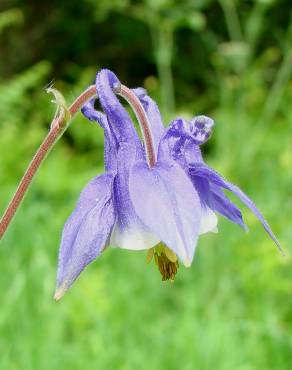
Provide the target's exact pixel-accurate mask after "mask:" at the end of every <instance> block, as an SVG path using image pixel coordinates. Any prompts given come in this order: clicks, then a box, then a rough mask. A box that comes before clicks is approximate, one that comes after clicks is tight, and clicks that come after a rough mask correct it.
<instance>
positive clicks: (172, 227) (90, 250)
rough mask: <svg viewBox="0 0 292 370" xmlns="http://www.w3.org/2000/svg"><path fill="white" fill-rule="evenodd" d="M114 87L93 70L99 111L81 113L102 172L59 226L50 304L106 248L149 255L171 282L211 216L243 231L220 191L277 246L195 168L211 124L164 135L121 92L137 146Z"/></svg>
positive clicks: (187, 125)
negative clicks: (97, 135)
mask: <svg viewBox="0 0 292 370" xmlns="http://www.w3.org/2000/svg"><path fill="white" fill-rule="evenodd" d="M122 86H123V85H121V83H120V81H119V80H118V78H117V77H116V76H115V74H114V73H113V72H111V71H109V70H101V71H100V72H99V73H98V74H97V77H96V92H97V97H98V99H99V102H100V105H101V107H102V109H103V112H99V111H97V110H95V108H94V100H95V99H91V100H90V101H88V102H87V103H86V104H85V105H84V107H83V109H82V112H83V114H84V115H85V117H87V118H88V119H89V120H90V121H94V122H97V123H98V124H99V125H100V126H101V127H102V128H103V130H104V136H105V156H104V160H105V170H106V172H105V173H104V174H102V175H100V176H97V177H95V178H94V179H93V180H91V181H90V182H89V184H88V185H87V186H86V187H85V188H84V190H83V191H82V193H81V195H80V198H79V201H78V203H77V206H76V208H75V210H74V211H73V213H72V214H71V216H70V217H69V219H68V220H67V222H66V224H65V226H64V230H63V235H62V241H61V247H60V253H59V266H58V276H57V291H56V294H55V298H56V299H59V298H60V297H61V296H62V295H63V294H64V292H65V291H66V290H67V289H68V288H69V287H70V286H71V285H72V283H73V282H74V280H75V279H76V278H77V277H78V275H79V274H80V273H81V271H82V270H83V269H84V268H85V267H86V265H88V264H89V263H90V262H92V261H93V260H94V259H95V258H96V257H98V256H99V255H100V253H101V252H102V251H103V250H104V249H105V248H106V247H107V246H109V245H111V246H115V247H119V248H124V249H132V250H143V249H149V250H150V253H149V256H150V257H151V255H154V256H155V259H156V263H157V265H158V267H159V270H160V272H161V274H162V277H163V279H164V280H165V279H173V278H174V276H175V274H176V272H177V268H178V259H179V260H180V261H182V262H183V263H184V264H185V265H186V266H189V265H190V264H191V262H192V260H193V257H194V252H195V248H196V245H197V241H198V237H199V235H200V234H202V233H206V232H209V231H216V230H217V216H216V214H215V212H217V213H219V214H222V215H223V216H225V217H227V218H228V219H230V220H231V221H233V222H235V223H237V224H239V225H240V226H242V227H245V225H244V222H243V219H242V215H241V212H240V210H239V209H238V208H237V207H236V206H235V205H234V204H233V203H231V201H230V200H229V199H228V198H227V197H226V195H225V194H224V192H223V191H222V189H227V190H230V191H232V192H233V193H235V194H236V195H237V196H238V197H239V198H240V199H241V200H242V201H243V202H244V203H245V204H246V205H247V206H248V207H249V208H250V209H251V210H252V211H253V212H254V213H255V214H256V216H257V217H258V218H259V219H260V221H261V222H262V224H263V226H264V228H265V229H266V230H267V232H268V233H269V234H270V236H271V237H272V238H273V240H274V241H275V242H276V243H277V244H278V242H277V240H276V238H275V236H274V234H273V233H272V231H271V230H270V228H269V226H268V224H267V223H266V221H265V220H264V218H263V216H262V215H261V213H260V212H259V211H258V209H257V208H256V207H255V205H254V204H253V203H252V201H251V200H250V199H249V198H248V197H247V196H246V195H245V194H244V193H243V192H242V191H241V190H240V189H239V188H237V187H236V186H235V185H233V184H231V183H229V182H228V181H226V180H224V179H223V178H222V177H221V176H220V175H219V174H217V173H216V172H215V171H214V170H212V169H211V168H209V167H208V166H206V165H205V163H204V162H203V159H202V155H201V151H200V145H201V144H203V143H204V142H205V141H206V140H208V138H209V136H210V134H211V130H212V127H213V125H214V122H213V120H212V119H210V118H208V117H206V116H197V117H195V118H194V119H193V120H191V121H190V122H186V121H185V120H183V119H176V120H174V121H172V122H171V124H170V125H169V127H168V128H166V129H165V128H164V126H163V124H162V119H161V116H160V113H159V110H158V107H157V105H156V103H155V102H154V101H153V100H152V99H151V98H150V97H149V96H148V95H147V93H146V91H145V90H144V89H141V88H138V89H133V90H129V89H127V88H125V87H124V90H123V91H125V92H126V94H125V97H126V99H127V97H128V98H129V99H130V98H131V99H132V100H133V101H135V99H136V101H138V103H136V104H138V108H137V112H138V111H139V112H140V114H142V115H144V117H146V118H145V120H146V121H145V122H144V125H146V126H147V131H146V130H145V131H143V133H144V139H145V142H146V145H145V146H144V145H143V143H142V142H141V140H140V138H139V135H138V134H137V132H136V130H135V127H134V125H133V122H132V121H131V118H130V116H129V115H128V113H127V111H126V110H125V108H124V107H123V106H122V104H121V103H120V101H119V99H118V97H117V94H119V93H121V90H122ZM139 112H138V113H139ZM145 133H146V134H145ZM149 147H150V149H149ZM150 157H151V158H150ZM278 245H279V244H278Z"/></svg>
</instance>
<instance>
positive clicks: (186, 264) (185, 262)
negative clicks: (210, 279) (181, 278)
mask: <svg viewBox="0 0 292 370" xmlns="http://www.w3.org/2000/svg"><path fill="white" fill-rule="evenodd" d="M191 264H192V262H191V260H189V259H188V258H186V260H185V261H184V265H185V267H191Z"/></svg>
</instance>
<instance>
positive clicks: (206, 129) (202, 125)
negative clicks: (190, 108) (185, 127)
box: [189, 116, 214, 145]
mask: <svg viewBox="0 0 292 370" xmlns="http://www.w3.org/2000/svg"><path fill="white" fill-rule="evenodd" d="M213 126H214V121H213V120H212V118H210V117H207V116H196V117H194V118H193V119H192V120H191V121H190V127H189V130H190V133H191V135H192V138H193V139H194V142H195V144H197V145H202V144H204V143H205V142H206V141H207V140H208V139H209V137H210V135H211V133H212V128H213Z"/></svg>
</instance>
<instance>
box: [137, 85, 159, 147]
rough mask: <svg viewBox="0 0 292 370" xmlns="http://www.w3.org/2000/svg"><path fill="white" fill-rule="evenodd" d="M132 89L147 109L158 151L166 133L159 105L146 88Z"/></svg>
mask: <svg viewBox="0 0 292 370" xmlns="http://www.w3.org/2000/svg"><path fill="white" fill-rule="evenodd" d="M132 91H133V92H134V93H135V94H136V96H137V97H138V98H139V100H140V102H141V103H142V105H143V107H144V109H145V112H146V114H147V117H148V120H149V123H150V126H151V132H152V137H153V140H154V146H155V150H156V153H157V151H158V145H159V142H160V139H161V137H162V136H163V133H164V126H163V122H162V118H161V114H160V112H159V109H158V106H157V104H156V103H155V101H154V100H152V99H151V98H150V96H148V95H147V91H146V90H145V89H143V88H137V89H132Z"/></svg>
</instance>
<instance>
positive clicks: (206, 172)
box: [189, 164, 283, 253]
mask: <svg viewBox="0 0 292 370" xmlns="http://www.w3.org/2000/svg"><path fill="white" fill-rule="evenodd" d="M189 172H190V174H191V175H197V176H201V177H204V178H205V179H207V180H208V181H209V182H210V183H212V184H214V185H217V186H219V187H222V188H224V189H227V190H230V191H232V192H233V193H234V194H235V195H236V196H237V197H238V198H239V199H240V200H241V201H242V202H243V203H244V204H245V205H246V206H247V207H248V208H249V209H250V210H251V211H252V212H253V213H254V215H255V216H256V217H257V218H258V219H259V220H260V222H261V224H262V225H263V227H264V229H265V230H266V232H267V233H268V234H269V235H270V237H271V238H272V240H273V241H274V242H275V244H276V245H277V247H278V248H279V250H280V251H281V252H282V253H283V251H282V248H281V246H280V243H279V241H278V240H277V238H276V236H275V235H274V233H273V232H272V230H271V228H270V226H269V224H268V223H267V221H266V220H265V219H264V217H263V215H262V214H261V212H260V211H259V210H258V208H257V207H256V205H255V204H254V203H253V201H252V200H251V199H250V198H249V197H248V196H247V195H246V194H244V192H243V191H242V190H240V189H239V187H237V186H236V185H234V184H232V183H231V182H229V181H227V180H225V179H224V178H223V177H222V176H220V175H219V174H218V173H217V172H216V171H214V170H213V169H211V168H210V167H208V166H206V165H204V164H196V165H194V166H191V167H190V169H189Z"/></svg>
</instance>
